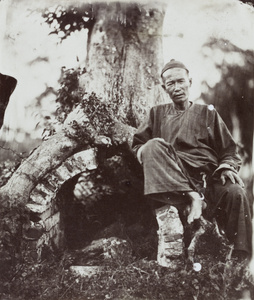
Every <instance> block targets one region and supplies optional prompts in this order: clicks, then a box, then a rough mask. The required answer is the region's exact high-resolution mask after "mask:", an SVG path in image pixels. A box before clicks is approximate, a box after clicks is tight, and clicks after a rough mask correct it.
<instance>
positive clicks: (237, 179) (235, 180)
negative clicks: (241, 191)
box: [220, 170, 244, 188]
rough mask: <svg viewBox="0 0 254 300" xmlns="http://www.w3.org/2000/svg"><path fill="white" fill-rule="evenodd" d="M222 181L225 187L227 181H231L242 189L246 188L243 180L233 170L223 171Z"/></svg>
mask: <svg viewBox="0 0 254 300" xmlns="http://www.w3.org/2000/svg"><path fill="white" fill-rule="evenodd" d="M220 179H221V182H222V184H223V185H225V183H226V181H227V179H229V180H230V181H231V182H232V183H238V184H239V185H240V186H241V187H242V188H243V187H244V183H243V181H242V179H241V178H240V177H239V176H238V175H237V174H236V173H235V172H233V171H231V170H223V171H222V172H221V176H220Z"/></svg>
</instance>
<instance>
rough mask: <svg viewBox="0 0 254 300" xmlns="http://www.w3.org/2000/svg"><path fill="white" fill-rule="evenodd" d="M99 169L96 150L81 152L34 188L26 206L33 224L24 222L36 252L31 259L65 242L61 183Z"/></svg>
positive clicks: (31, 246) (26, 233)
mask: <svg viewBox="0 0 254 300" xmlns="http://www.w3.org/2000/svg"><path fill="white" fill-rule="evenodd" d="M96 168H97V163H96V158H95V150H94V149H89V150H85V151H81V152H78V153H76V154H74V155H73V156H71V157H70V158H68V159H67V160H66V161H65V162H63V163H62V164H61V166H59V167H58V168H57V169H55V170H52V172H50V174H48V175H47V176H46V177H45V178H44V179H43V181H42V182H40V183H39V184H38V185H37V186H36V187H35V189H34V190H33V191H32V193H31V195H30V200H29V202H28V203H27V205H26V207H27V210H28V211H29V215H30V223H29V224H26V225H24V236H23V237H24V239H25V240H26V241H27V243H28V247H29V248H30V250H31V252H32V253H33V254H32V256H33V257H31V259H33V260H39V259H40V258H41V252H42V249H43V247H44V246H45V245H47V246H49V247H53V246H54V247H61V246H62V245H63V243H64V232H63V228H62V226H61V222H60V221H61V213H60V211H59V208H58V206H57V204H56V203H57V201H56V200H57V195H58V191H59V189H60V188H61V186H62V185H63V184H64V183H65V182H66V181H67V180H69V179H71V178H73V177H74V176H76V175H78V174H81V173H82V172H85V171H87V170H93V169H96Z"/></svg>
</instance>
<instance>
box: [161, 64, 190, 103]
mask: <svg viewBox="0 0 254 300" xmlns="http://www.w3.org/2000/svg"><path fill="white" fill-rule="evenodd" d="M162 79H163V83H164V88H165V90H166V92H167V93H168V94H169V96H170V98H171V99H172V101H173V102H174V103H175V104H181V103H183V102H186V101H188V99H189V88H190V86H191V79H190V78H189V75H188V74H187V71H186V70H184V69H181V68H173V69H169V70H167V71H166V72H164V73H163V78H162Z"/></svg>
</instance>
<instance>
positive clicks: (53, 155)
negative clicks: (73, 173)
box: [0, 3, 164, 203]
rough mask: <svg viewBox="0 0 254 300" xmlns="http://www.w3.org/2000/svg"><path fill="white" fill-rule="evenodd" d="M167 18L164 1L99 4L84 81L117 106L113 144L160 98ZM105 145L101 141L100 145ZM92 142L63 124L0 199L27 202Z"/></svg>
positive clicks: (124, 139)
mask: <svg viewBox="0 0 254 300" xmlns="http://www.w3.org/2000/svg"><path fill="white" fill-rule="evenodd" d="M163 17H164V11H163V5H162V6H161V7H160V9H154V8H152V7H149V5H147V4H146V5H142V6H141V5H139V6H138V5H136V4H132V3H130V4H122V3H121V4H119V3H112V4H97V9H96V15H95V19H96V22H95V25H94V27H93V28H92V30H91V32H89V44H88V56H87V70H88V73H87V75H86V76H85V77H84V78H83V79H82V80H81V84H82V85H83V86H85V88H86V90H87V91H88V92H92V91H93V92H95V93H96V94H101V95H102V97H103V100H106V101H110V103H112V105H113V106H114V107H115V111H117V113H116V115H115V119H116V120H118V121H121V122H116V123H115V126H114V128H113V135H112V137H111V139H112V141H113V142H114V143H115V144H122V143H129V144H130V143H131V138H132V134H133V133H134V128H133V127H130V126H128V125H132V126H134V127H135V126H136V125H137V124H138V123H139V121H140V120H141V119H142V117H143V114H144V111H145V110H146V109H147V106H148V105H152V104H153V103H154V99H155V98H156V97H155V95H157V98H158V94H159V93H158V90H159V89H160V85H159V82H158V77H159V69H160V67H161V64H162V36H161V33H162V23H163ZM88 75H89V76H88ZM156 86H159V88H158V87H156ZM162 99H163V98H160V99H159V100H158V101H162ZM75 114H76V112H73V119H74V120H75V121H76V122H77V123H78V124H79V126H81V127H82V121H84V120H85V119H86V116H85V115H83V116H81V117H80V116H78V113H77V118H75ZM78 118H79V119H78ZM66 131H68V132H69V134H66ZM95 136H96V133H95ZM97 139H98V140H100V137H98V136H97ZM95 143H96V141H95ZM101 143H103V142H101V140H100V141H99V142H98V144H101ZM88 146H89V145H88V142H87V141H86V140H85V141H84V136H82V135H81V136H80V137H79V138H78V139H77V138H75V130H74V129H73V128H72V127H71V126H69V125H67V126H64V129H63V131H62V132H60V133H58V134H56V135H54V136H52V137H51V138H50V139H49V140H47V141H45V142H43V143H42V144H41V145H40V146H39V147H38V148H37V149H36V150H35V151H34V152H33V153H32V154H31V155H30V156H29V157H28V158H27V159H26V160H25V161H24V162H23V163H22V164H21V166H20V167H19V168H18V169H17V171H16V172H15V173H14V174H13V176H12V178H11V179H10V180H9V181H8V183H7V184H6V185H5V186H4V187H2V188H1V190H0V197H1V198H2V199H3V198H7V199H8V201H10V202H9V203H11V202H13V201H14V202H15V201H17V202H18V203H26V202H27V201H28V199H29V195H30V193H31V191H32V190H33V188H34V187H35V186H36V185H37V183H38V182H39V181H40V180H41V179H42V178H43V177H44V176H45V175H46V174H47V173H48V172H50V171H51V170H52V169H54V168H56V167H58V166H59V165H60V164H61V163H62V162H63V161H64V160H65V159H67V158H68V157H69V156H71V155H72V154H74V153H75V152H77V151H78V150H79V149H80V148H81V147H88ZM10 199H11V200H10Z"/></svg>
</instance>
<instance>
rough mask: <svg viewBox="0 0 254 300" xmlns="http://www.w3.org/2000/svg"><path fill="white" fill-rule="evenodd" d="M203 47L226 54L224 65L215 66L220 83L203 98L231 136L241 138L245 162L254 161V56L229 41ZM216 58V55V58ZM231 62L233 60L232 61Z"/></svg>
mask: <svg viewBox="0 0 254 300" xmlns="http://www.w3.org/2000/svg"><path fill="white" fill-rule="evenodd" d="M204 46H206V47H209V49H211V50H212V51H215V53H216V51H220V52H219V53H221V54H223V55H224V56H223V60H222V62H219V63H217V64H216V67H217V68H218V70H219V72H220V74H221V80H220V81H219V82H218V83H217V84H216V85H215V86H212V87H210V86H209V85H208V84H207V83H203V84H204V85H205V86H206V90H207V92H206V93H202V95H201V97H202V99H204V101H205V102H206V103H207V104H213V105H214V106H215V108H216V109H217V110H218V112H219V113H220V115H221V117H222V119H223V120H224V121H225V123H226V125H227V127H228V128H229V130H230V131H231V132H233V131H235V132H237V133H238V135H239V136H240V138H239V139H240V140H239V141H238V142H239V150H240V153H241V154H242V157H243V160H244V162H250V161H251V157H252V139H253V114H254V105H253V90H254V80H253V78H254V63H253V62H254V52H253V51H250V50H247V51H244V50H242V49H240V48H238V47H237V46H235V45H233V44H232V43H230V41H228V40H223V39H221V40H217V39H211V40H210V41H209V42H208V43H207V44H205V45H204ZM214 57H216V55H214ZM228 58H231V59H232V58H234V59H233V60H232V61H233V62H232V61H230V60H228Z"/></svg>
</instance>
